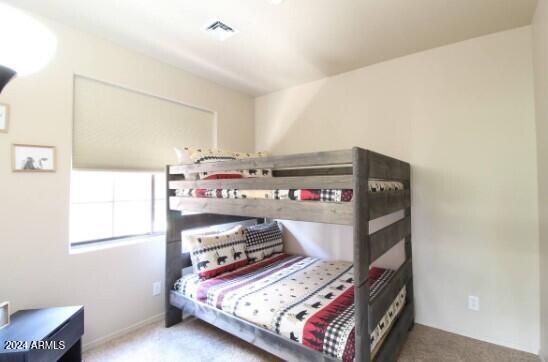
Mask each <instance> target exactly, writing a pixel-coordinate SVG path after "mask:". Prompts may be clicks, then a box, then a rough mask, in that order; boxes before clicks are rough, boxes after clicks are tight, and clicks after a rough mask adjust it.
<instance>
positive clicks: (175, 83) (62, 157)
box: [0, 19, 254, 343]
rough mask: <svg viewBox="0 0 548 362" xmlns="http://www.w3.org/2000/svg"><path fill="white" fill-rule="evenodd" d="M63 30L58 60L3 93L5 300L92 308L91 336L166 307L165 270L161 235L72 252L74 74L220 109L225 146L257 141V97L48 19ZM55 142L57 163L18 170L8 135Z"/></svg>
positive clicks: (0, 213) (0, 231)
mask: <svg viewBox="0 0 548 362" xmlns="http://www.w3.org/2000/svg"><path fill="white" fill-rule="evenodd" d="M41 20H42V21H44V23H45V24H46V25H47V26H48V27H50V28H51V29H52V31H54V33H55V34H56V35H57V38H58V42H59V45H58V50H57V54H56V57H55V59H54V60H53V62H52V63H51V64H49V65H48V67H47V68H46V69H44V70H43V71H41V72H39V73H37V74H36V75H34V76H31V77H27V78H17V79H14V80H13V81H12V82H11V83H10V84H8V86H7V87H6V88H5V90H4V91H3V93H2V95H1V96H0V102H2V103H8V104H9V105H10V106H11V125H10V131H9V133H8V134H1V133H0V247H1V249H0V300H9V301H11V302H12V305H13V308H14V310H18V309H23V308H33V307H46V306H55V305H70V304H83V305H85V307H86V334H85V342H86V343H89V342H90V341H93V340H96V339H97V338H100V337H104V336H106V335H108V334H109V333H112V332H115V331H118V330H120V329H122V328H126V327H128V326H130V325H132V324H134V323H137V322H140V321H142V320H144V319H147V318H150V317H151V316H155V315H158V314H160V313H163V300H162V298H161V297H152V296H151V291H152V282H153V281H156V280H162V278H163V275H164V244H163V241H162V240H159V241H156V242H146V243H141V244H136V245H130V246H123V247H118V248H113V249H108V250H102V251H96V252H90V253H85V254H78V255H69V252H68V251H69V250H68V230H69V227H68V205H69V186H70V185H69V182H70V180H69V176H70V166H71V142H72V137H71V124H72V79H73V74H74V73H78V74H82V75H86V76H89V77H93V78H98V79H101V80H106V81H109V82H112V83H116V84H120V85H124V86H126V87H129V88H132V89H137V90H141V91H145V92H148V93H152V94H155V95H159V96H164V97H168V98H173V99H176V100H179V101H182V102H186V103H190V104H194V105H197V106H200V107H203V108H207V109H210V110H213V111H216V112H218V123H219V124H218V141H219V145H220V146H223V147H227V148H231V149H238V150H251V149H253V145H254V140H253V137H254V131H253V127H254V125H253V100H252V99H251V98H249V97H248V96H245V95H242V94H240V93H238V92H235V91H232V90H229V89H227V88H224V87H221V86H219V85H216V84H214V83H212V82H210V81H206V80H203V79H201V78H198V77H195V76H193V75H191V74H189V73H186V72H183V71H181V70H178V69H176V68H173V67H171V66H168V65H165V64H162V63H160V62H158V61H155V60H152V59H151V58H147V57H145V56H142V55H140V54H137V53H134V52H130V51H127V50H124V49H123V48H120V47H118V46H116V45H114V44H111V43H109V42H106V41H103V40H101V39H98V38H95V37H92V36H90V35H86V34H84V33H81V32H78V31H75V30H73V29H71V28H67V27H65V26H62V25H60V24H58V23H54V22H51V21H47V20H45V19H41ZM11 143H30V144H45V145H54V146H56V147H57V149H58V157H59V158H58V161H59V162H58V171H57V172H56V173H53V174H21V173H18V174H16V173H12V172H11V165H10V144H11Z"/></svg>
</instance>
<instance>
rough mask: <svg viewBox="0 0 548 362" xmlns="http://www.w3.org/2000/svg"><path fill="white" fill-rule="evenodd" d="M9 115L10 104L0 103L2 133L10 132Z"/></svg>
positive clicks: (0, 130) (0, 127)
mask: <svg viewBox="0 0 548 362" xmlns="http://www.w3.org/2000/svg"><path fill="white" fill-rule="evenodd" d="M9 116H10V108H9V106H8V105H7V104H3V103H0V133H7V132H8V126H9Z"/></svg>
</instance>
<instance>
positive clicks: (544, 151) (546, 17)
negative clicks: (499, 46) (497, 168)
mask: <svg viewBox="0 0 548 362" xmlns="http://www.w3.org/2000/svg"><path fill="white" fill-rule="evenodd" d="M533 60H534V66H535V101H536V102H535V105H536V120H537V147H538V184H539V219H540V293H541V302H540V303H541V310H540V315H541V332H540V348H541V356H543V357H544V360H546V361H548V190H547V189H546V186H547V185H548V0H539V2H538V7H537V11H536V13H535V18H534V21H533Z"/></svg>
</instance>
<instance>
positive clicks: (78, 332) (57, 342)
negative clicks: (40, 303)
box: [0, 306, 84, 362]
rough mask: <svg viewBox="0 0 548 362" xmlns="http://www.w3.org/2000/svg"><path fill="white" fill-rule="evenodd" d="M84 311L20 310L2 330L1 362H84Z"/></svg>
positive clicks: (62, 309) (60, 309) (69, 309)
mask: <svg viewBox="0 0 548 362" xmlns="http://www.w3.org/2000/svg"><path fill="white" fill-rule="evenodd" d="M83 334H84V307H82V306H74V307H59V308H44V309H28V310H20V311H18V312H16V313H14V314H13V315H12V316H11V323H10V325H9V326H7V327H4V328H3V329H0V343H1V345H0V362H35V361H39V362H55V361H61V362H69V361H70V362H73V361H74V362H76V361H78V362H80V361H81V360H82V342H81V338H82V335H83Z"/></svg>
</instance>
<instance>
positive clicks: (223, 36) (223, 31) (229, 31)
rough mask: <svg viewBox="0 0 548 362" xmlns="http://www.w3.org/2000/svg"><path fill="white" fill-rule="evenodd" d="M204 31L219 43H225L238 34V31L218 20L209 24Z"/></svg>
mask: <svg viewBox="0 0 548 362" xmlns="http://www.w3.org/2000/svg"><path fill="white" fill-rule="evenodd" d="M204 30H205V31H206V32H207V33H208V34H210V35H211V36H213V37H215V38H216V39H218V40H220V41H225V40H227V39H228V38H230V37H232V36H234V35H236V34H237V33H238V30H236V29H234V28H233V27H231V26H228V25H226V24H225V23H223V22H222V21H219V20H215V21H214V22H212V23H209V25H207V26H206V27H205V29H204Z"/></svg>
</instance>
